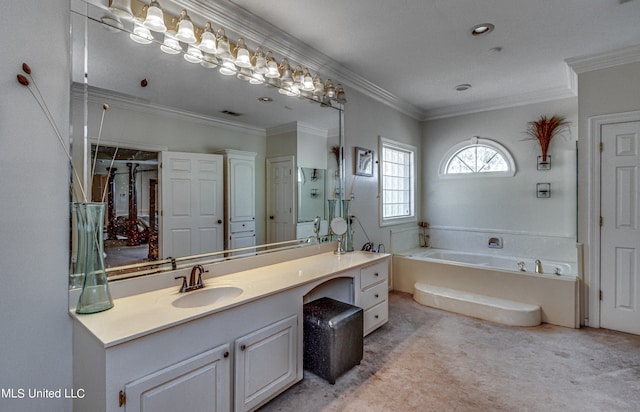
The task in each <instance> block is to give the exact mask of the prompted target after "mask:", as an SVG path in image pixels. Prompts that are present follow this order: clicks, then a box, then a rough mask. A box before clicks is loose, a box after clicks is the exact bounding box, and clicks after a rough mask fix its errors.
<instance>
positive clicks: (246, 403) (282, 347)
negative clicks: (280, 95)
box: [235, 315, 298, 411]
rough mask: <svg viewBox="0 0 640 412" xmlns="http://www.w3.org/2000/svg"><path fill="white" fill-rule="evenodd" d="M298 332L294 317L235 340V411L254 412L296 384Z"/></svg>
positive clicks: (296, 320)
mask: <svg viewBox="0 0 640 412" xmlns="http://www.w3.org/2000/svg"><path fill="white" fill-rule="evenodd" d="M297 330H298V317H297V316H296V315H293V316H291V317H288V318H286V319H283V320H281V321H279V322H276V323H274V324H272V325H269V326H267V327H265V328H262V329H259V330H257V331H255V332H253V333H250V334H249V335H246V336H244V337H242V338H239V339H238V340H236V343H235V353H236V366H235V372H236V376H235V383H236V385H235V390H236V393H235V410H236V411H247V410H252V409H254V408H256V407H257V406H259V405H261V404H262V403H264V402H266V401H267V400H269V399H271V398H272V397H274V396H275V395H277V394H278V393H280V392H281V391H282V390H284V389H285V388H287V387H288V386H289V385H291V384H293V383H294V382H295V381H296V374H297V358H298V356H297V355H298V353H297V352H298V351H297V348H298V343H297V335H298V334H297Z"/></svg>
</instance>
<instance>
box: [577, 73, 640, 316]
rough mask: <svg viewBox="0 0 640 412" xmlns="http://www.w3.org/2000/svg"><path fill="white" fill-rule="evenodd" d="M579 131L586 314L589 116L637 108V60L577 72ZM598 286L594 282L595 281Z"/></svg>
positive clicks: (591, 249)
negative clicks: (635, 61) (580, 72)
mask: <svg viewBox="0 0 640 412" xmlns="http://www.w3.org/2000/svg"><path fill="white" fill-rule="evenodd" d="M578 88H579V90H580V95H579V97H578V111H579V113H580V119H579V133H580V136H581V139H580V140H579V142H578V150H579V151H578V153H579V159H578V164H579V170H578V172H579V181H578V204H579V209H578V210H579V213H578V222H579V224H578V240H579V241H580V242H582V243H584V246H585V247H584V250H585V256H584V265H585V269H584V273H585V278H584V282H585V290H584V296H583V299H582V302H583V317H584V318H587V317H589V311H588V306H589V294H590V291H589V286H590V282H589V280H590V276H591V275H592V273H591V272H592V268H591V267H590V261H591V258H592V256H591V254H592V253H598V250H597V249H594V248H595V247H596V245H592V244H590V238H589V226H590V224H591V222H589V207H590V198H589V195H590V193H589V187H590V183H591V182H590V181H589V175H590V172H591V166H592V165H591V160H590V153H591V152H590V149H589V146H590V142H589V139H588V138H589V127H588V122H589V118H590V117H592V116H599V115H604V114H613V113H625V112H631V111H637V110H640V63H631V64H625V65H620V66H616V67H611V68H607V69H601V70H594V71H591V72H587V73H582V74H579V75H578ZM596 287H598V285H596Z"/></svg>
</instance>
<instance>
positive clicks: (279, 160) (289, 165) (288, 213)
mask: <svg viewBox="0 0 640 412" xmlns="http://www.w3.org/2000/svg"><path fill="white" fill-rule="evenodd" d="M293 164H294V158H293V156H282V157H275V158H272V159H267V216H268V221H267V243H274V242H281V241H284V240H290V239H295V224H294V213H293V212H294V210H293V208H294V197H295V193H294V190H293Z"/></svg>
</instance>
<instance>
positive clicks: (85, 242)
mask: <svg viewBox="0 0 640 412" xmlns="http://www.w3.org/2000/svg"><path fill="white" fill-rule="evenodd" d="M104 209H105V204H104V203H77V204H76V219H77V226H78V260H77V262H78V263H77V272H78V273H79V274H80V275H81V276H82V277H83V281H82V292H81V293H80V298H79V299H78V305H77V306H76V313H80V314H88V313H97V312H102V311H105V310H107V309H111V308H112V307H113V300H112V299H111V293H110V292H109V282H108V281H107V273H106V272H105V270H104V241H103V239H104V236H103V226H104Z"/></svg>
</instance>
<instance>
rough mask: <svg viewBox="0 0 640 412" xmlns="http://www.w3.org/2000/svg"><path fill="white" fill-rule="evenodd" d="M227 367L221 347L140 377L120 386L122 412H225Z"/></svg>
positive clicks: (227, 356)
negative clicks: (123, 410)
mask: <svg viewBox="0 0 640 412" xmlns="http://www.w3.org/2000/svg"><path fill="white" fill-rule="evenodd" d="M230 365H231V359H230V354H229V345H227V344H225V345H221V346H219V347H217V348H214V349H211V350H208V351H206V352H204V353H202V354H200V355H196V356H193V357H190V358H188V359H186V360H184V361H182V362H178V363H176V364H174V365H170V366H167V367H166V368H163V369H160V370H158V371H157V372H153V373H151V374H149V375H146V376H143V377H142V378H140V379H137V380H135V381H133V382H130V383H128V384H126V385H125V386H124V393H123V394H122V396H123V397H122V403H123V406H124V407H125V411H127V412H155V411H180V412H202V411H216V412H218V411H219V412H224V411H228V410H230V408H231V402H230V401H231V399H230V396H229V393H230V390H231V389H230V383H229V376H230V373H231V367H230ZM125 395H126V398H124V396H125ZM119 396H120V394H119ZM119 403H120V402H119Z"/></svg>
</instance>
